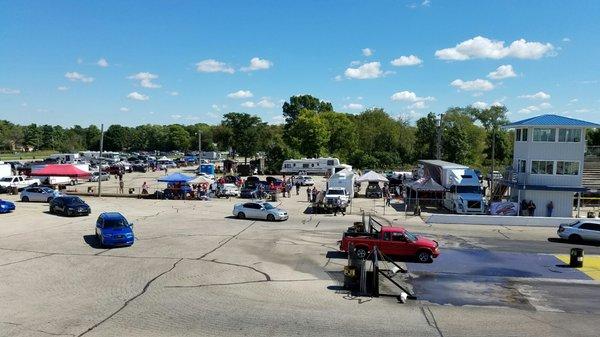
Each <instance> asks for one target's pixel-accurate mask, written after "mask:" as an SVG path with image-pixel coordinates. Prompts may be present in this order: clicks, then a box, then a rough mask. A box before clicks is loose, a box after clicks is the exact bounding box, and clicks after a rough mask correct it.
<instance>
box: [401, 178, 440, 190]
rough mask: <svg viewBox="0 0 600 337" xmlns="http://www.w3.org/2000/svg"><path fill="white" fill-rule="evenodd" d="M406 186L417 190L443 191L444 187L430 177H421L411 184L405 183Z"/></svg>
mask: <svg viewBox="0 0 600 337" xmlns="http://www.w3.org/2000/svg"><path fill="white" fill-rule="evenodd" d="M406 187H408V188H410V189H412V190H415V191H419V192H444V191H446V189H445V188H444V186H442V185H440V184H438V183H437V182H436V181H435V180H433V179H431V178H421V179H419V180H417V181H415V182H413V183H411V184H408V185H406Z"/></svg>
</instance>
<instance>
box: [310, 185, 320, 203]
mask: <svg viewBox="0 0 600 337" xmlns="http://www.w3.org/2000/svg"><path fill="white" fill-rule="evenodd" d="M318 193H319V191H317V187H313V190H312V202H317V194H318Z"/></svg>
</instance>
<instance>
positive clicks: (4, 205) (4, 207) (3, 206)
mask: <svg viewBox="0 0 600 337" xmlns="http://www.w3.org/2000/svg"><path fill="white" fill-rule="evenodd" d="M14 210H15V204H14V203H12V202H10V201H7V200H2V199H0V213H8V212H10V211H14Z"/></svg>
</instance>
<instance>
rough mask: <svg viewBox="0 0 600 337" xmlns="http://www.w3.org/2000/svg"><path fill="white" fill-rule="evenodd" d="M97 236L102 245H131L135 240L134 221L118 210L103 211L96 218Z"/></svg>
mask: <svg viewBox="0 0 600 337" xmlns="http://www.w3.org/2000/svg"><path fill="white" fill-rule="evenodd" d="M96 237H97V238H98V241H99V242H100V245H101V246H103V247H104V246H108V247H114V246H131V245H132V244H133V242H134V241H135V235H134V233H133V223H130V222H128V221H127V219H125V217H124V216H123V214H121V213H118V212H105V213H101V214H100V216H98V220H96Z"/></svg>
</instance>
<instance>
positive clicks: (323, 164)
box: [281, 157, 340, 174]
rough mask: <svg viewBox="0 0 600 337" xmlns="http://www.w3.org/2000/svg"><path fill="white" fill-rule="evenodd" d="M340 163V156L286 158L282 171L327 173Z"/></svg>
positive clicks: (285, 172)
mask: <svg viewBox="0 0 600 337" xmlns="http://www.w3.org/2000/svg"><path fill="white" fill-rule="evenodd" d="M339 165H340V160H339V159H338V158H332V157H326V158H302V159H288V160H284V161H283V164H282V165H281V173H284V174H326V173H328V172H331V170H332V169H333V168H334V167H336V166H339Z"/></svg>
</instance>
